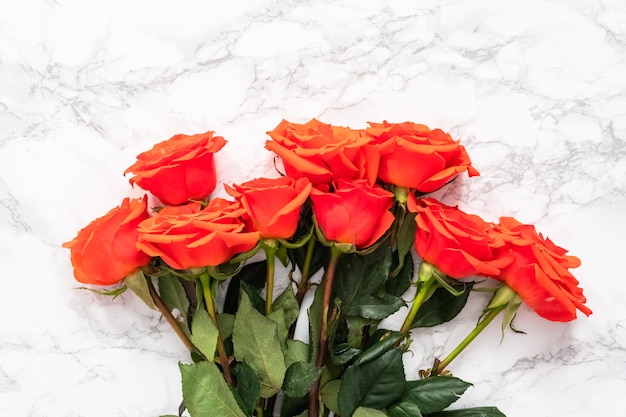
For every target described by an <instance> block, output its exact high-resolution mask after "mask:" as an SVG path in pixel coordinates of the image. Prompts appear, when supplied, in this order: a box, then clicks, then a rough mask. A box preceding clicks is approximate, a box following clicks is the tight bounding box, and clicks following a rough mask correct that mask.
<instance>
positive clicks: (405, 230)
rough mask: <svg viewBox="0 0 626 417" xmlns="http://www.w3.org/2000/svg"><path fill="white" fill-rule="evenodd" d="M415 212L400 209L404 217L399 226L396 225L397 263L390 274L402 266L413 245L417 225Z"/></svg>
mask: <svg viewBox="0 0 626 417" xmlns="http://www.w3.org/2000/svg"><path fill="white" fill-rule="evenodd" d="M416 214H417V213H410V212H409V213H405V212H404V211H402V215H403V216H404V217H403V218H402V220H401V221H400V226H399V227H398V233H397V235H396V246H397V248H398V252H397V253H398V261H399V263H398V266H397V267H396V269H395V270H394V271H393V272H392V274H391V275H397V274H398V272H399V271H400V270H401V269H402V268H403V266H404V261H405V260H406V258H407V255H408V254H409V252H410V250H411V246H413V242H414V241H415V229H416V227H417V225H416V223H415V216H416Z"/></svg>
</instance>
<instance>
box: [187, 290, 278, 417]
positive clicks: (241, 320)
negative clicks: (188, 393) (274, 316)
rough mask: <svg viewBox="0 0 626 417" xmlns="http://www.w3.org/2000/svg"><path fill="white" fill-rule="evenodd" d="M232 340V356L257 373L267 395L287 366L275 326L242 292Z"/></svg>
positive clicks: (267, 396) (264, 395) (275, 388)
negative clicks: (233, 352) (233, 354)
mask: <svg viewBox="0 0 626 417" xmlns="http://www.w3.org/2000/svg"><path fill="white" fill-rule="evenodd" d="M232 340H233V348H234V351H235V358H237V360H238V361H240V362H247V363H248V365H250V366H251V367H252V369H254V371H255V372H256V374H257V375H258V377H259V382H260V384H261V397H263V398H269V397H271V396H272V395H274V394H276V393H278V391H280V388H281V386H282V384H283V380H284V378H285V372H286V370H287V369H286V367H285V356H284V354H283V351H282V348H281V345H280V340H279V338H278V326H277V324H276V323H275V322H273V321H272V320H270V319H268V318H267V317H265V316H263V314H261V313H259V312H258V311H257V310H256V309H255V308H254V307H253V306H252V303H251V302H250V299H249V298H248V296H247V295H246V294H245V293H244V294H241V303H240V305H239V310H238V311H237V314H236V315H235V323H234V325H233V337H232ZM194 417H195V416H194Z"/></svg>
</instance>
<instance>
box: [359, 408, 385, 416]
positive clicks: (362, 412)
mask: <svg viewBox="0 0 626 417" xmlns="http://www.w3.org/2000/svg"><path fill="white" fill-rule="evenodd" d="M352 417H387V414H385V413H383V412H382V411H380V410H376V409H373V408H367V407H359V408H357V409H356V410H354V414H352Z"/></svg>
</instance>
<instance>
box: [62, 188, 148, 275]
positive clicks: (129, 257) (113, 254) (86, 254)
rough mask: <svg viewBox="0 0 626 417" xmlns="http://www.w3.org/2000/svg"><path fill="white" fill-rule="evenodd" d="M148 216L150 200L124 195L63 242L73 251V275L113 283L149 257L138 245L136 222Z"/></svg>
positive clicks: (137, 223)
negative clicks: (106, 210) (104, 212)
mask: <svg viewBox="0 0 626 417" xmlns="http://www.w3.org/2000/svg"><path fill="white" fill-rule="evenodd" d="M146 218H148V212H147V201H146V198H145V197H144V198H142V199H133V200H131V199H129V198H125V199H124V201H122V204H121V205H120V206H119V207H115V208H113V209H112V210H110V211H109V212H108V213H107V214H105V215H104V216H102V217H100V218H97V219H95V220H94V221H92V222H91V223H90V224H89V225H88V226H87V227H85V228H83V229H82V230H80V231H79V232H78V234H77V235H76V237H75V238H74V239H73V240H71V241H70V242H65V243H64V244H63V247H64V248H68V249H70V251H71V260H72V265H73V266H74V277H76V280H77V281H79V282H82V283H85V284H96V285H113V284H116V283H118V282H120V281H122V280H123V279H124V278H126V277H127V276H128V275H130V274H131V273H133V272H134V271H136V270H137V269H138V268H139V267H141V266H143V265H146V264H147V263H148V262H149V261H150V256H148V255H146V254H145V253H143V252H141V251H140V250H138V249H137V246H136V245H137V238H138V235H139V233H138V232H137V226H138V225H139V223H140V222H141V221H143V220H144V219H146Z"/></svg>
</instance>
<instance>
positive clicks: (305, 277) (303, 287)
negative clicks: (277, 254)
mask: <svg viewBox="0 0 626 417" xmlns="http://www.w3.org/2000/svg"><path fill="white" fill-rule="evenodd" d="M316 242H317V238H316V237H315V234H313V235H312V236H311V238H310V239H309V243H308V244H307V247H306V254H305V256H304V264H303V265H302V276H301V277H300V282H299V283H298V293H297V294H296V298H297V300H298V303H299V304H302V299H303V298H304V295H305V294H306V292H307V291H308V289H309V275H310V274H311V262H312V261H313V251H314V249H315V243H316Z"/></svg>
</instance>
